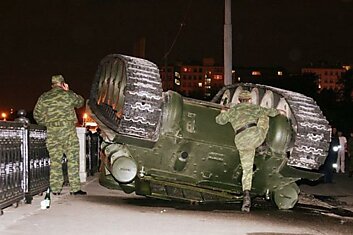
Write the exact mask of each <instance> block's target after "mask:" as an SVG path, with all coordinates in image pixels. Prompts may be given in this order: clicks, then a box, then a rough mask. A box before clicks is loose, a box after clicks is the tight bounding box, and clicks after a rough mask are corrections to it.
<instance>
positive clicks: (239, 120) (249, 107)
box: [216, 103, 279, 132]
mask: <svg viewBox="0 0 353 235" xmlns="http://www.w3.org/2000/svg"><path fill="white" fill-rule="evenodd" d="M278 114H279V111H278V110H276V109H274V108H270V109H268V108H264V107H261V106H259V105H254V104H250V103H240V104H237V105H235V106H233V107H232V108H230V109H229V110H227V111H225V112H221V113H220V114H219V115H218V116H217V117H216V122H217V123H218V124H221V125H224V124H226V123H228V122H230V123H231V124H232V127H233V129H234V130H239V129H240V128H242V127H243V126H245V125H247V124H250V123H256V124H257V127H260V128H263V129H264V131H266V132H267V130H268V128H269V123H268V116H270V117H274V116H276V115H278Z"/></svg>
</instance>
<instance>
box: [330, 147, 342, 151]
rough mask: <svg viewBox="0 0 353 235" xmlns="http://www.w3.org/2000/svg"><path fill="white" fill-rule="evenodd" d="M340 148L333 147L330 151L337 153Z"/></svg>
mask: <svg viewBox="0 0 353 235" xmlns="http://www.w3.org/2000/svg"><path fill="white" fill-rule="evenodd" d="M340 147H341V146H333V148H332V150H333V151H334V152H337V151H338V150H339V149H340Z"/></svg>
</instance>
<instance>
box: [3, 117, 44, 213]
mask: <svg viewBox="0 0 353 235" xmlns="http://www.w3.org/2000/svg"><path fill="white" fill-rule="evenodd" d="M45 140H46V131H45V128H44V127H42V126H38V125H34V124H30V125H28V126H25V125H24V124H22V123H18V122H0V209H1V214H2V209H3V208H5V207H8V206H10V205H13V204H18V202H19V201H20V200H22V199H25V200H26V202H27V203H30V202H31V201H32V197H33V196H34V195H36V194H38V193H40V192H43V191H44V190H45V189H46V188H48V186H49V165H50V164H49V154H48V151H47V149H46V147H45Z"/></svg>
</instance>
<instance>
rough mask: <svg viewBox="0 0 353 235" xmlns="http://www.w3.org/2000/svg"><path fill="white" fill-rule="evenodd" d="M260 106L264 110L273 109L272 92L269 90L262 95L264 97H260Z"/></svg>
mask: <svg viewBox="0 0 353 235" xmlns="http://www.w3.org/2000/svg"><path fill="white" fill-rule="evenodd" d="M260 106H262V107H265V108H274V97H273V92H272V91H270V90H267V91H266V93H265V94H264V97H262V100H261V103H260Z"/></svg>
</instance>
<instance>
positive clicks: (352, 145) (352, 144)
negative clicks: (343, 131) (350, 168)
mask: <svg viewBox="0 0 353 235" xmlns="http://www.w3.org/2000/svg"><path fill="white" fill-rule="evenodd" d="M347 151H348V154H349V155H350V156H351V157H353V137H349V138H348V141H347Z"/></svg>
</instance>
